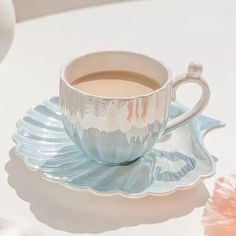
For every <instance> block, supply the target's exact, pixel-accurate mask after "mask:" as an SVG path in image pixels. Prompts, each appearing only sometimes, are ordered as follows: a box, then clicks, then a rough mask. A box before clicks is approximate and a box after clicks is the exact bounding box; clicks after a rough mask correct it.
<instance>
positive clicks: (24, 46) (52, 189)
mask: <svg viewBox="0 0 236 236" xmlns="http://www.w3.org/2000/svg"><path fill="white" fill-rule="evenodd" d="M235 11H236V4H235V1H234V0H225V1H215V0H208V1H205V0H198V1H196V0H188V1H187V0H179V1H174V0H172V1H171V0H165V1H164V0H153V1H137V2H126V3H120V4H114V5H106V6H100V7H94V8H88V9H82V10H75V11H70V12H66V13H61V14H58V15H52V16H48V17H44V18H39V19H35V20H31V21H27V22H23V23H19V24H18V25H17V26H16V36H15V41H14V44H13V47H12V48H11V50H10V53H9V54H8V56H7V58H6V59H5V60H4V62H3V63H2V64H1V65H0V78H1V85H0V124H1V132H0V158H1V159H0V180H1V182H0V200H1V201H0V210H1V209H5V210H1V213H2V214H3V215H5V216H6V217H7V216H9V217H12V218H14V219H15V220H17V221H18V222H21V221H26V222H29V223H30V224H32V225H33V227H34V228H36V229H37V230H39V231H40V232H41V233H42V235H46V236H49V235H50V236H54V235H56V236H57V235H58V236H62V235H63V236H69V235H73V234H84V235H88V234H92V233H97V234H104V235H111V236H113V235H149V236H151V235H155V236H156V235H167V236H168V235H182V236H183V235H186V236H189V235H191V236H195V235H196V236H200V235H203V227H202V224H201V216H202V212H203V206H204V204H205V203H206V201H207V199H208V197H209V195H211V194H212V190H213V186H214V182H215V180H216V179H217V177H219V176H222V175H226V174H229V173H232V172H234V171H235V170H236V159H235V158H236V148H235V146H236V142H235V131H236V123H235V122H236V112H235V109H236V108H235V102H236V78H235V77H236V14H235ZM113 49H114V50H129V51H135V52H140V53H144V54H147V55H149V56H151V57H154V58H157V59H159V60H161V61H163V62H164V63H165V64H167V65H168V66H169V67H170V68H171V69H172V70H173V73H174V74H176V73H181V72H184V71H185V69H186V67H187V65H188V63H189V62H190V61H192V60H199V61H201V62H202V63H203V65H204V76H205V78H206V80H207V81H208V83H209V85H210V87H211V92H212V93H211V100H210V103H209V105H208V107H207V109H206V110H205V114H207V115H209V116H212V117H215V118H218V119H221V120H224V121H225V122H226V124H227V125H226V127H225V128H222V129H218V130H215V131H212V132H211V133H209V134H208V135H207V137H206V139H205V144H206V146H207V148H208V150H209V151H210V152H211V153H212V155H214V156H216V157H217V158H218V162H217V173H216V175H215V176H214V177H212V178H210V179H208V180H205V181H204V182H201V183H200V184H199V185H198V186H197V187H195V188H193V189H191V190H186V191H180V192H177V193H175V194H172V195H170V196H168V197H146V198H143V199H136V200H131V199H125V198H123V197H119V196H117V197H98V196H95V195H93V194H91V193H88V192H87V191H82V192H74V191H71V190H68V189H66V188H64V187H63V186H60V185H58V184H54V183H50V182H47V181H45V180H42V179H41V178H40V177H39V175H38V174H37V173H35V172H31V171H29V170H27V169H26V168H25V167H24V165H23V163H22V161H21V160H19V159H18V158H17V157H16V156H15V154H14V149H13V148H14V143H13V141H12V140H11V135H12V134H13V132H14V131H15V122H16V120H17V119H18V118H20V117H21V116H22V115H23V114H24V113H25V111H26V110H27V109H28V108H29V107H31V106H33V105H36V104H37V103H39V102H41V101H42V100H43V99H45V98H47V97H50V96H52V95H57V94H58V82H59V70H60V66H61V65H62V64H63V63H64V62H66V61H67V60H68V59H70V58H72V57H75V56H78V55H81V54H85V53H88V52H92V51H100V50H113ZM192 91H193V89H192V88H191V86H189V87H187V88H185V89H182V90H181V92H180V94H181V95H179V99H180V100H181V101H186V104H192V103H193V102H194V101H195V100H196V99H197V91H195V90H194V91H195V92H192Z"/></svg>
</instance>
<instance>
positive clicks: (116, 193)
mask: <svg viewBox="0 0 236 236" xmlns="http://www.w3.org/2000/svg"><path fill="white" fill-rule="evenodd" d="M224 126H225V123H224V122H222V121H219V122H218V125H217V126H214V127H211V128H208V129H207V130H205V131H204V132H203V133H202V134H201V144H202V147H203V148H204V150H205V151H206V152H207V154H208V157H209V159H210V161H211V162H212V163H213V165H212V170H211V171H210V172H209V173H206V174H202V175H199V176H198V177H197V178H196V179H195V181H194V182H192V183H191V184H188V185H176V186H175V187H174V188H172V189H170V191H167V192H163V193H157V192H151V191H148V190H147V191H143V192H139V193H128V192H124V191H121V190H113V191H105V192H103V191H97V190H95V189H93V188H91V187H89V186H80V187H76V186H70V185H69V184H68V183H66V182H64V181H63V180H61V179H58V180H56V179H52V178H49V177H47V176H46V175H45V174H44V172H43V171H42V170H40V169H39V168H37V167H31V165H29V164H28V163H27V158H25V157H23V156H22V155H20V154H19V153H17V150H16V148H14V152H15V154H16V156H18V157H20V159H21V160H22V161H23V163H24V165H25V167H26V168H27V169H28V170H30V171H33V172H36V173H38V174H39V176H40V177H41V178H42V179H44V180H46V181H49V182H51V183H55V184H60V185H61V186H63V187H65V188H67V189H70V190H73V191H88V192H90V193H91V194H95V195H96V196H100V197H112V196H121V197H125V198H132V199H140V198H144V197H147V196H156V197H165V196H168V195H171V194H173V193H175V192H177V191H184V190H187V189H191V188H193V187H195V186H197V185H198V184H199V183H200V181H203V180H205V179H207V178H210V177H212V176H213V175H214V174H215V173H216V165H215V161H214V159H213V158H212V156H211V155H210V153H209V152H208V151H207V148H206V146H205V144H204V138H205V136H206V135H207V134H208V132H210V131H212V130H214V129H217V128H222V127H224ZM14 134H15V133H14ZM14 134H13V136H14ZM13 141H14V142H15V140H14V139H13ZM15 143H16V142H15ZM16 145H17V143H16ZM15 147H16V146H15Z"/></svg>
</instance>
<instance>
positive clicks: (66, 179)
mask: <svg viewBox="0 0 236 236" xmlns="http://www.w3.org/2000/svg"><path fill="white" fill-rule="evenodd" d="M184 111H186V109H185V108H184V107H183V106H182V105H180V104H178V103H173V104H172V106H171V117H176V116H177V115H179V114H181V113H183V112H184ZM222 125H223V123H222V122H220V121H217V120H214V119H211V118H208V117H205V116H200V117H199V118H197V119H195V120H194V121H192V122H190V123H189V124H187V125H185V126H182V127H179V128H178V129H176V130H175V131H173V132H172V134H171V135H167V136H166V137H164V138H163V140H162V141H161V142H159V143H156V144H155V145H154V147H153V148H152V149H151V150H150V151H149V152H148V153H146V154H145V155H144V156H142V157H141V158H140V159H138V160H137V161H135V162H133V163H131V164H129V165H123V166H122V165H121V166H108V165H103V164H99V163H97V162H94V161H91V160H89V159H87V158H86V156H85V154H84V153H83V152H82V151H81V150H80V149H79V148H78V147H77V146H76V145H75V144H74V143H72V141H71V139H70V138H69V137H68V135H67V134H66V132H65V130H64V127H63V123H62V117H61V111H60V107H59V105H58V97H53V98H51V99H49V100H46V101H44V102H42V103H41V104H39V105H37V106H36V107H33V108H32V109H30V110H29V111H28V112H27V114H26V115H25V116H24V117H23V118H22V119H20V120H19V121H18V122H17V132H16V133H15V134H14V140H15V142H16V153H17V154H18V155H19V156H20V157H21V158H22V159H23V161H24V162H25V164H26V166H27V167H29V168H30V169H32V170H37V171H38V172H39V173H40V174H41V175H42V176H43V177H45V178H46V179H48V180H51V181H56V182H59V183H61V184H63V185H65V186H67V187H70V188H73V189H84V188H86V189H89V190H90V191H92V192H96V193H99V194H105V195H110V194H121V195H123V196H127V197H143V196H145V195H148V194H154V195H159V196H162V195H166V194H169V193H172V192H174V191H175V190H177V189H186V188H190V187H192V186H193V185H194V184H196V183H197V182H198V181H199V180H200V179H201V178H205V177H209V176H211V175H213V174H214V173H215V163H214V160H213V159H212V157H211V156H210V154H209V153H208V152H207V150H206V148H205V147H204V145H203V137H204V135H205V134H206V132H208V131H209V130H210V129H213V128H216V127H219V126H222Z"/></svg>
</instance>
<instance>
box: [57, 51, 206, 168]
mask: <svg viewBox="0 0 236 236" xmlns="http://www.w3.org/2000/svg"><path fill="white" fill-rule="evenodd" d="M112 70H114V71H129V72H135V73H139V74H143V75H145V76H148V77H150V78H152V79H155V80H157V82H158V83H159V85H160V86H161V87H160V88H159V89H157V90H155V91H153V92H151V93H149V94H145V95H143V96H135V97H128V98H127V97H125V98H121V97H101V96H95V95H93V94H87V93H84V92H82V91H80V90H78V89H75V88H74V87H72V85H71V84H72V83H73V82H74V81H75V80H77V79H78V78H80V77H83V76H85V75H88V74H91V73H95V72H101V71H112ZM201 74H202V66H201V65H200V64H199V63H191V64H190V65H189V67H188V71H187V73H185V74H182V75H179V76H177V77H176V78H175V79H174V80H173V79H172V75H171V71H170V70H169V69H168V68H167V67H165V66H164V65H163V64H162V63H160V62H158V61H157V60H154V59H151V58H149V57H147V56H144V55H140V54H136V53H131V52H116V51H114V52H113V51H111V52H98V53H93V54H88V55H85V56H82V57H79V58H76V59H74V60H72V61H71V62H69V63H68V64H66V65H65V66H64V67H63V68H62V70H61V78H60V104H61V109H62V117H63V122H64V126H65V129H66V131H67V133H68V135H69V136H70V138H71V139H72V140H73V141H74V142H75V143H76V144H77V145H78V146H79V147H80V148H81V149H82V150H83V151H84V152H85V153H86V154H87V156H88V158H91V159H93V160H95V161H98V162H101V163H105V164H111V165H115V164H125V163H128V162H131V161H134V160H135V159H137V158H139V157H140V156H141V155H143V154H144V153H145V152H147V151H148V150H150V149H151V148H152V146H153V145H154V144H155V143H156V142H157V141H158V140H159V139H160V138H161V137H162V136H163V134H166V133H168V132H170V131H172V130H174V129H175V128H177V127H179V126H181V125H184V124H186V123H187V122H189V121H191V120H192V119H193V118H194V117H196V116H198V115H199V114H200V113H201V112H202V110H203V109H204V108H205V106H206V105H207V103H208V100H209V95H210V92H209V88H208V85H207V83H206V81H205V80H204V79H203V78H202V76H201ZM188 82H194V83H197V84H198V85H200V87H201V89H202V95H201V98H200V100H199V101H198V103H197V104H196V105H195V106H194V107H193V108H192V109H191V110H189V111H187V112H186V113H184V114H182V115H180V116H178V117H177V118H174V119H169V111H170V104H171V100H172V99H175V95H176V89H177V88H178V87H179V86H180V85H182V84H184V83H188ZM104 86H106V85H105V84H104Z"/></svg>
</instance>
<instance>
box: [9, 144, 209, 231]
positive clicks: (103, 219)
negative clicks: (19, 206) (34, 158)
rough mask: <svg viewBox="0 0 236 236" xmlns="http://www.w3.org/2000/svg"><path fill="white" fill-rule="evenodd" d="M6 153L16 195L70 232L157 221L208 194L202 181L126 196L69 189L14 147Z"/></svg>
mask: <svg viewBox="0 0 236 236" xmlns="http://www.w3.org/2000/svg"><path fill="white" fill-rule="evenodd" d="M9 155H10V160H9V162H8V163H7V164H6V166H5V169H6V171H7V173H8V183H9V185H10V186H11V187H13V188H14V189H15V191H16V193H17V195H18V196H19V197H20V198H21V199H23V200H25V201H27V202H29V203H30V210H31V211H32V213H33V214H34V215H35V217H36V218H37V219H38V220H39V221H41V222H43V223H45V224H47V225H48V226H50V227H52V228H55V229H59V230H64V231H68V232H72V233H100V232H104V231H109V230H115V229H119V228H122V227H130V226H135V225H139V224H157V223H160V222H163V221H166V220H168V219H171V218H176V217H181V216H184V215H187V214H189V213H190V212H191V211H192V210H193V209H195V208H197V207H201V206H203V205H205V203H206V201H207V199H208V197H209V193H208V190H207V189H206V187H205V185H204V183H203V182H202V181H201V182H199V184H198V185H197V186H195V187H194V188H192V189H188V190H181V191H177V192H175V193H173V194H171V195H168V196H165V197H155V196H147V197H144V198H139V199H129V198H124V197H121V196H107V197H103V196H97V195H95V194H92V193H90V192H89V191H87V190H78V191H73V190H70V189H67V188H65V187H63V186H62V185H59V184H56V183H51V182H49V181H46V180H44V179H42V178H41V177H40V176H39V174H38V173H37V172H32V171H30V170H28V169H27V168H26V167H25V166H24V163H23V161H22V160H21V159H20V158H19V157H17V156H16V154H15V148H13V149H11V150H10V152H9Z"/></svg>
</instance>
